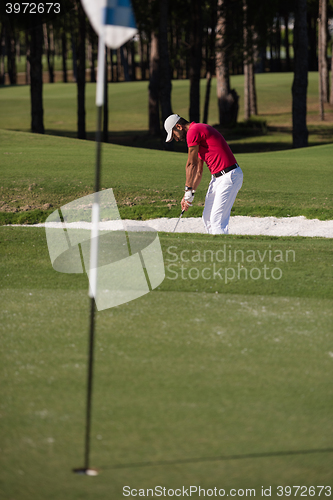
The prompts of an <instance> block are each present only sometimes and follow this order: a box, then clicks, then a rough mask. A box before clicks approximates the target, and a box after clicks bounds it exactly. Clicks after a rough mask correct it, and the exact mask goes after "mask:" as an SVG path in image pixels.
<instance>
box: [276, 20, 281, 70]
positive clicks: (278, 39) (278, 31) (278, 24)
mask: <svg viewBox="0 0 333 500" xmlns="http://www.w3.org/2000/svg"><path fill="white" fill-rule="evenodd" d="M275 26H276V28H275V32H276V51H275V54H276V71H281V22H280V16H278V17H277V19H276V25H275Z"/></svg>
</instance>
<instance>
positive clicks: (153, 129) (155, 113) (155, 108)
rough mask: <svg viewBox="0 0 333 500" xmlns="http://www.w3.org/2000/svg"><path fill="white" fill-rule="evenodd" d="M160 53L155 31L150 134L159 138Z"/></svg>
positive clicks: (151, 80)
mask: <svg viewBox="0 0 333 500" xmlns="http://www.w3.org/2000/svg"><path fill="white" fill-rule="evenodd" d="M158 87H159V52H158V37H157V34H156V32H155V31H153V32H152V33H151V42H150V60H149V109H148V115H149V133H150V134H151V135H154V136H159V135H160V133H161V129H160V112H159V95H158V93H159V92H158Z"/></svg>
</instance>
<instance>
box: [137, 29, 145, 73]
mask: <svg viewBox="0 0 333 500" xmlns="http://www.w3.org/2000/svg"><path fill="white" fill-rule="evenodd" d="M139 50H140V71H141V80H142V81H143V80H145V79H146V62H145V58H144V41H143V33H142V31H140V33H139Z"/></svg>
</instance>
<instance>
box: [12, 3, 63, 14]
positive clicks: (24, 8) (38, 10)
mask: <svg viewBox="0 0 333 500" xmlns="http://www.w3.org/2000/svg"><path fill="white" fill-rule="evenodd" d="M51 13H54V14H60V3H58V2H57V3H53V2H46V3H43V2H39V3H34V2H31V3H30V2H28V3H27V2H22V3H19V2H14V3H12V2H7V3H6V14H51Z"/></svg>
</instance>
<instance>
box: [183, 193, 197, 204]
mask: <svg viewBox="0 0 333 500" xmlns="http://www.w3.org/2000/svg"><path fill="white" fill-rule="evenodd" d="M194 194H195V191H194V189H189V190H187V191H185V196H184V200H185V201H186V202H187V203H188V204H189V206H190V207H191V206H192V203H193V200H194Z"/></svg>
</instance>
